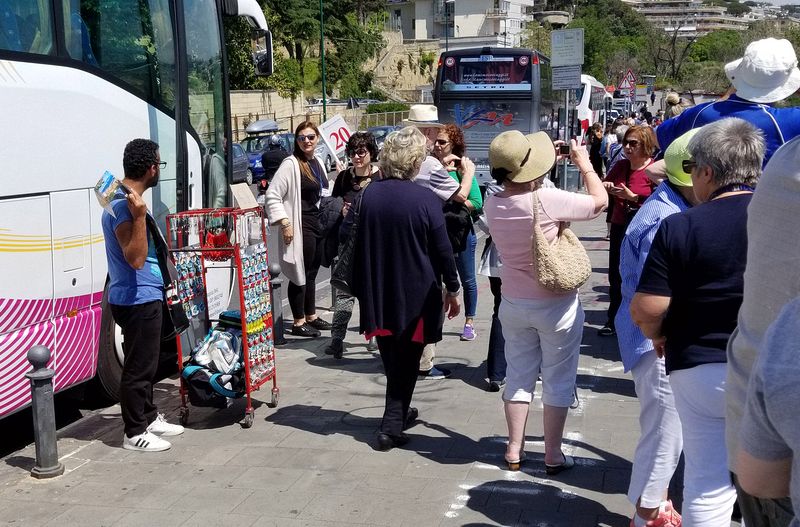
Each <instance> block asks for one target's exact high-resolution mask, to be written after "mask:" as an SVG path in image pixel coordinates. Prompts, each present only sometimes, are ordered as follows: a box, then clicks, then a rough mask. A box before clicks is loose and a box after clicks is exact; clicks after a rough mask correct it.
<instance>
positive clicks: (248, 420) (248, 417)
mask: <svg viewBox="0 0 800 527" xmlns="http://www.w3.org/2000/svg"><path fill="white" fill-rule="evenodd" d="M255 418H256V415H255V412H247V413H246V414H244V423H242V426H243V427H244V428H250V427H251V426H253V421H255Z"/></svg>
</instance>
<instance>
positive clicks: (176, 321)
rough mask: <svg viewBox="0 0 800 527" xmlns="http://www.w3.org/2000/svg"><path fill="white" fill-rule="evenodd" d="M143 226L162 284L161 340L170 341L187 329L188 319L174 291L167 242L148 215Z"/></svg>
mask: <svg viewBox="0 0 800 527" xmlns="http://www.w3.org/2000/svg"><path fill="white" fill-rule="evenodd" d="M145 224H146V225H147V231H148V232H149V233H150V238H151V239H152V240H153V244H154V246H155V250H156V257H157V259H158V267H159V269H160V270H161V279H162V280H163V282H164V302H163V303H162V304H161V305H162V309H163V322H162V325H161V326H162V327H161V340H171V339H174V338H175V337H177V336H178V335H180V334H181V333H183V332H184V331H186V330H187V329H188V328H189V318H188V317H187V316H186V312H185V311H184V310H183V304H182V303H181V301H180V299H179V298H178V296H177V292H176V290H175V284H176V283H177V281H178V271H177V269H175V265H174V264H173V263H172V261H171V260H170V258H169V250H168V249H167V242H166V241H165V240H164V237H163V236H161V231H160V230H159V229H158V225H157V224H156V220H155V219H154V218H153V217H152V216H151V215H150V213H148V214H147V216H145Z"/></svg>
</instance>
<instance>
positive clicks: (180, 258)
mask: <svg viewBox="0 0 800 527" xmlns="http://www.w3.org/2000/svg"><path fill="white" fill-rule="evenodd" d="M167 244H168V247H169V251H170V256H171V257H172V260H173V263H174V264H175V266H176V268H177V270H178V284H177V291H178V296H179V298H180V301H181V302H182V303H183V306H184V310H185V312H186V314H187V316H188V317H189V318H190V319H191V318H198V319H199V320H200V321H201V322H202V323H203V328H204V330H205V331H208V330H209V329H210V327H211V323H212V322H216V321H217V320H213V319H211V318H210V317H209V312H208V307H207V306H208V305H209V304H208V288H207V284H208V282H207V278H208V272H209V271H213V270H214V269H220V268H222V269H224V268H229V269H230V268H232V269H233V270H234V274H235V277H234V279H235V281H236V282H235V286H234V287H235V288H236V289H235V291H236V292H238V297H239V298H238V300H239V313H240V314H241V330H242V338H241V347H242V350H241V353H242V362H243V369H244V377H245V379H244V381H245V393H244V397H246V401H247V407H246V409H245V416H244V421H243V426H244V427H245V428H250V427H251V426H252V425H253V422H254V419H255V411H254V409H253V404H252V397H251V394H252V392H254V391H256V390H258V389H260V388H261V387H262V386H264V385H265V384H267V383H268V382H270V381H271V382H272V388H271V398H270V401H269V402H267V403H266V404H267V406H268V407H270V408H275V407H276V406H278V400H279V397H280V389H279V388H278V380H277V370H276V366H275V346H274V343H273V318H272V298H271V289H270V284H269V279H270V276H269V271H268V267H269V266H268V258H267V235H266V228H265V225H264V212H263V209H262V208H260V207H255V208H250V209H232V208H224V209H199V210H192V211H187V212H181V213H177V214H170V215H168V216H167ZM209 262H229V263H230V265H228V266H217V265H215V266H213V267H211V266H209V265H208V263H209ZM177 348H178V369H179V372H180V371H183V367H184V366H185V364H184V354H183V349H182V343H181V338H180V337H178V338H177ZM180 393H181V409H180V420H181V423H182V424H184V425H185V424H186V423H187V422H188V419H189V406H188V397H187V394H188V392H187V388H186V382H185V380H184V379H183V377H181V386H180Z"/></svg>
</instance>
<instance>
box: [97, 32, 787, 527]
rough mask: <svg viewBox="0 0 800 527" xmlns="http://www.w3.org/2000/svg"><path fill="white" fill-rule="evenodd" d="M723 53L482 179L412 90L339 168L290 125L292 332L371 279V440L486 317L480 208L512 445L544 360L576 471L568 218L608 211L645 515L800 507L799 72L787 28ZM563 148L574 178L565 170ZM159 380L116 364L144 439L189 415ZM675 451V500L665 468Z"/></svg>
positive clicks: (152, 174)
mask: <svg viewBox="0 0 800 527" xmlns="http://www.w3.org/2000/svg"><path fill="white" fill-rule="evenodd" d="M725 73H726V75H727V77H728V79H729V80H730V82H731V85H732V89H731V90H729V92H728V93H727V94H726V97H723V98H721V99H720V100H717V101H715V102H711V103H705V104H701V105H698V106H694V107H684V106H683V105H682V104H681V102H680V99H679V98H677V101H676V97H673V96H672V95H673V94H670V95H669V96H668V97H667V98H666V101H665V102H666V103H668V104H669V105H670V108H668V109H667V111H666V112H663V113H659V112H656V116H653V115H652V114H651V113H650V112H647V113H648V114H650V118H647V117H648V116H647V115H641V116H640V117H641V118H640V119H632V118H629V119H621V120H619V121H618V122H615V123H612V124H611V125H610V126H609V127H608V128H606V129H604V128H603V126H601V125H599V124H598V125H596V126H593V127H592V128H591V130H590V131H589V133H588V136H589V137H588V141H587V146H586V147H585V146H582V145H580V144H579V143H578V142H576V141H575V140H571V141H570V142H569V147H570V148H569V154H562V153H561V152H562V149H561V148H560V146H562V145H563V144H564V142H563V141H553V140H552V139H551V137H550V136H549V135H547V133H545V132H537V133H532V134H529V135H524V134H522V133H521V132H519V131H507V132H503V133H500V134H499V135H497V136H496V137H495V138H494V140H493V141H492V142H491V145H490V147H489V153H488V154H489V155H488V157H489V164H490V171H491V176H492V179H493V183H492V184H490V185H488V186H487V187H486V188H484V189H481V188H479V186H478V183H477V181H476V178H475V164H474V163H473V162H472V161H471V160H470V158H469V157H468V155H467V154H468V147H469V145H467V144H466V142H465V139H464V134H463V132H462V130H460V129H459V128H458V127H457V126H455V125H453V124H446V125H445V124H441V123H440V122H439V118H438V112H437V108H436V107H435V106H432V105H415V106H413V107H412V108H411V111H410V115H409V117H408V119H407V120H406V121H405V122H404V125H405V126H404V127H403V128H402V129H400V130H398V131H395V132H392V133H391V134H389V135H388V136H387V137H386V138H385V141H384V143H383V147H382V150H381V151H380V152H379V151H378V147H377V143H376V140H375V138H374V137H373V136H372V135H371V134H370V133H368V132H359V133H356V134H354V135H353V136H352V137H351V138H350V140H349V142H348V144H347V147H346V149H347V154H348V156H349V158H350V159H351V160H352V166H350V167H348V168H346V169H344V170H341V171H339V172H338V173H337V174H334V175H333V177H331V176H329V175H328V174H327V173H326V171H325V170H324V168H323V165H322V164H321V163H320V162H319V160H318V159H317V158H316V157H315V156H314V151H315V148H316V146H317V143H318V141H319V140H320V132H319V130H318V128H317V126H316V125H315V124H314V123H312V122H303V123H301V124H300V125H299V126H298V127H297V129H296V130H295V144H294V152H293V155H291V156H289V157H287V158H286V159H285V160H284V161H283V162H282V163H281V165H280V167H279V168H278V170H277V171H276V173H275V176H274V178H273V180H272V181H271V183H270V185H269V188H268V190H267V192H266V199H265V208H266V211H267V215H268V220H269V223H270V224H271V225H273V226H274V227H275V228H276V229H277V231H278V232H279V233H280V236H281V240H282V242H283V243H282V244H281V250H280V263H281V267H282V271H283V273H284V275H285V276H286V277H287V278H288V280H289V287H288V296H289V304H290V306H291V311H292V318H293V320H292V326H291V333H292V334H293V335H296V336H300V337H307V338H317V337H320V336H321V332H322V331H331V340H330V342H329V343H328V345H327V348H326V350H325V353H327V354H329V355H332V356H333V357H334V358H336V359H341V358H342V357H343V356H344V354H345V353H346V351H347V350H346V347H345V340H346V338H345V337H346V331H347V327H348V323H349V321H350V318H351V316H352V312H353V308H354V305H355V302H356V301H358V304H359V310H358V312H359V332H360V333H361V334H363V336H364V337H365V339H368V340H369V341H370V342H372V343H374V346H375V347H376V348H377V351H378V352H379V354H380V358H381V360H382V363H383V369H384V373H385V376H386V399H385V408H384V413H383V418H382V421H381V425H380V430H379V432H378V435H377V438H376V444H377V448H378V449H380V450H389V449H392V448H395V447H399V446H402V445H405V444H406V443H408V442H409V441H410V436H408V435H407V434H406V433H405V430H406V429H407V428H409V427H410V426H412V425H413V424H414V422H415V420H416V419H417V418H418V417H419V411H418V409H417V408H415V407H413V406H412V405H411V403H412V399H413V394H414V389H415V386H416V383H417V381H418V380H425V379H441V378H446V377H447V376H449V373H450V372H448V371H447V370H445V369H444V368H440V367H438V366H436V365H435V364H434V362H435V352H436V348H435V345H436V343H437V342H439V341H441V340H442V325H443V322H444V317H445V316H446V317H448V318H450V319H453V318H455V317H459V316H463V329H462V331H461V334H460V339H461V340H463V341H473V340H474V339H475V338H476V336H477V332H476V329H475V323H474V320H475V317H476V315H477V305H478V287H477V276H476V275H477V274H478V273H476V264H477V263H478V262H477V261H476V259H477V250H478V238H479V235H478V232H476V230H478V231H483V232H484V233H486V234H487V235H488V237H487V238H486V240H485V246H484V250H483V251H482V255H481V257H480V259H479V262H480V274H481V275H484V276H487V277H488V278H489V283H490V285H491V288H490V289H491V292H492V296H493V311H492V320H491V329H490V336H489V347H488V350H487V371H486V377H487V384H486V389H487V390H488V391H490V392H500V391H502V400H503V403H504V412H505V418H506V423H507V427H508V441H507V444H506V449H505V466H506V468H507V469H508V470H510V471H516V470H520V469H521V466H522V465H523V464H525V463H526V452H525V430H526V425H527V420H528V416H529V414H530V411H529V410H530V404H531V401H532V399H533V394H534V388H535V386H536V384H537V382H538V381H539V380H541V383H542V391H541V393H542V403H543V412H542V420H543V430H544V450H545V452H544V467H543V468H544V470H545V472H546V473H547V474H548V475H550V476H556V475H558V474H559V473H561V472H563V471H565V470H570V469H574V467H575V460H574V459H573V458H572V457H571V456H569V455H565V454H564V452H563V451H562V437H563V433H564V426H565V422H566V419H567V415H568V411H569V407H570V406H571V405H572V404H573V402H574V400H575V381H576V375H577V368H578V360H579V356H580V348H581V339H582V335H583V331H584V313H583V309H582V307H581V302H580V298H579V288H580V286H581V285H582V284H583V283H585V282H586V280H587V278H588V277H589V275H590V273H591V271H592V269H591V265H590V263H589V259H588V256H587V253H586V251H585V249H584V248H583V246H582V244H581V243H580V241H579V240H578V238H577V237H576V236H575V234H574V233H573V232H572V231H571V230H570V228H569V226H570V223H571V222H579V221H588V220H592V219H594V218H596V217H598V216H599V215H600V214H602V213H603V212H605V211H607V210H608V213H607V223H608V224H609V231H608V238H609V265H608V281H609V298H610V304H609V308H608V313H607V319H606V322H605V323H604V325H603V326H602V327H601V328H600V329H599V330H598V332H599V335H601V336H604V337H608V338H616V340H617V343H618V347H619V352H620V358H621V361H622V364H623V366H624V369H625V371H626V372H630V373H631V375H632V377H633V381H634V385H635V390H636V395H637V397H638V400H639V403H640V416H639V423H640V438H639V441H638V445H637V447H636V451H635V455H634V460H633V467H632V471H631V477H630V486H629V490H628V498H629V500H630V502H631V504H632V508H633V512H632V519H631V525H632V526H634V527H641V526H645V525H648V526H664V527H675V526H680V525H685V526H688V527H694V526H703V527H706V526H711V527H716V526H720V527H721V526H723V525H724V526H727V525H729V522H730V518H731V514H732V511H733V508H734V503H735V502H736V501H737V500H738V503H739V508H740V510H741V513H742V515H743V519H744V523H745V525H747V526H748V527H751V526H766V525H781V526H788V525H797V526H800V522H798V521H797V520H795V519H794V513H793V508H792V500H790V498H789V496H790V495H791V496H792V497H793V498H794V503H795V505H798V506H800V483H799V481H800V467H798V466H797V464H798V463H800V461H795V458H794V452H795V451H796V450H797V449H800V427H798V426H797V425H796V424H795V423H794V419H793V417H794V416H793V413H792V409H793V408H796V407H797V406H798V405H800V382H797V381H798V380H800V361H798V360H797V355H794V354H795V353H797V352H798V351H800V344H798V343H800V298H798V295H800V267H798V265H797V262H798V261H800V243H797V240H796V238H797V234H796V233H797V231H798V229H797V227H796V224H795V219H796V218H798V217H800V169H799V168H798V167H800V163H799V162H800V138H798V137H797V136H800V108H778V107H776V106H775V105H774V103H776V102H779V101H782V100H784V99H786V98H788V97H789V96H791V95H793V94H794V93H795V92H797V90H798V88H800V70H798V68H797V58H796V55H795V51H794V49H793V48H792V46H791V44H790V43H789V42H788V41H786V40H776V39H765V40H760V41H755V42H753V43H751V44H750V45H749V46H748V47H747V49H746V51H745V54H744V56H743V57H742V58H741V59H739V60H737V61H734V62H732V63H730V64H728V65H726V66H725ZM651 102H652V101H651ZM662 120H663V122H662ZM612 138H613V139H612ZM146 146H147V145H146ZM148 148H149V150H148V152H150V151H152V152H151V154H152V155H150V154H148V155H149V157H148V158H147V160H146V162H144V163H140V164H141V165H142V166H141V167H138V165H136V163H134V161H135V160H134V161H131V162H130V163H129V164H130V166H131V167H132V168H131V170H130V172H129V171H128V164H126V178H129V179H130V181H129V183H130V186H131V188H133V189H134V190H136V191H137V193H134V194H132V195H129V196H127V198H126V200H120V201H119V203H118V205H119V206H118V207H116V208H119V210H120V212H121V213H120V214H118V215H117V219H116V221H115V223H114V224H112V223H111V221H112V220H111V219H110V218H105V217H104V229H105V230H106V237H107V239H112V240H113V239H115V237H116V238H117V239H119V246H120V247H119V248H118V249H117V250H116V252H114V251H111V252H110V253H109V258H110V259H111V258H112V257H113V260H114V261H115V262H117V264H118V265H117V266H118V267H124V266H125V265H128V264H129V265H131V266H133V265H134V263H135V262H134V263H131V261H130V260H128V257H127V256H124V258H123V257H122V256H120V254H122V255H125V254H128V253H131V254H132V252H131V251H134V249H136V254H137V255H139V256H141V254H139V253H142V254H144V248H146V247H147V245H146V243H145V244H144V245H142V244H141V243H140V242H141V240H140V239H143V236H144V235H143V234H142V233H144V232H145V231H144V227H142V225H144V220H145V218H146V214H145V212H144V209H143V208H142V203H141V199H140V198H139V197H138V196H139V194H140V193H141V192H143V191H144V190H145V189H146V188H148V186H152V185H154V184H155V182H156V181H157V178H158V166H159V163H160V158H158V157H157V154H158V152H157V145H155V146H152V145H149V146H148ZM126 155H127V154H126ZM565 157H569V159H570V161H571V162H572V164H573V165H574V166H576V167H577V169H578V170H579V172H580V175H581V180H582V187H583V191H581V192H570V191H566V190H561V189H558V188H555V187H554V185H553V184H552V183H550V181H549V177H548V176H549V175H550V174H551V173H552V171H553V168H554V167H555V165H556V163H557V162H558V161H559V160H561V159H563V158H565ZM151 158H152V159H151ZM134 165H136V166H134ZM137 167H138V168H137ZM137 181H138V182H141V184H138V185H137V183H136V182H137ZM128 209H130V210H131V211H132V212H131V213H129V214H124V213H125V212H126V211H127V210H128ZM140 223H141V225H140ZM131 225H133V227H131ZM120 236H121V238H120ZM112 253H113V254H112ZM118 253H119V254H118ZM142 258H143V257H142ZM123 260H125V261H127V262H128V264H125V263H124V262H123ZM137 265H138V264H137ZM323 265H324V266H330V267H331V268H332V282H333V283H336V285H337V293H336V297H335V309H334V314H333V319H332V321H331V322H328V321H325V320H323V319H321V318H320V317H319V316H317V313H316V309H315V305H316V302H315V292H316V287H315V281H316V277H317V273H318V270H319V268H320V266H323ZM110 267H111V266H110ZM136 268H137V269H138V268H140V267H136ZM113 278H114V276H113V275H112V279H113ZM120 298H122V297H121V296H120ZM461 298H463V303H462V302H461V301H460V299H461ZM120 302H121V305H120V306H118V307H114V306H112V309H114V310H115V316H116V317H118V320H119V321H120V323H121V325H122V329H123V332H125V333H126V339H127V336H128V334H130V338H132V339H133V338H134V337H133V334H134V332H135V330H136V327H135V324H134V322H135V319H136V317H140V316H141V314H139V313H138V311H136V310H134V309H133V308H132V307H131V306H127V305H125V303H124V302H123V301H120ZM134 303H135V302H134ZM462 305H463V309H462ZM153 309H155V308H153ZM462 310H463V315H462ZM134 311H136V312H134ZM123 315H125V316H123ZM126 317H128V318H129V319H130V320H131V326H130V327H128V325H127V323H126ZM459 324H460V322H459ZM127 367H128V361H127V360H126V368H127ZM148 367H149V366H148ZM795 373H798V374H799V375H794V374H795ZM148 375H149V374H148ZM148 378H149V377H148ZM145 381H146V380H145V379H138V380H136V383H138V384H135V389H133V388H131V389H132V390H133V391H130V390H129V389H128V388H126V385H125V383H123V416H125V422H126V439H125V441H126V444H130V445H129V446H130V447H131V448H132V449H137V448H138V449H140V450H147V448H148V445H147V444H145V443H148V442H151V443H152V444H156V442H157V438H153V437H152V435H153V434H155V435H175V434H178V433H180V432H182V428H180V427H175V426H174V425H169V424H168V423H166V422H165V421H164V420H163V416H158V415H157V414H156V410H155V407H154V406H153V404H152V396H151V395H148V394H151V393H152V386H151V385H150V386H149V387H148V386H147V385H146V384H147V383H146V382H145ZM148 390H149V391H148ZM129 391H130V393H128V392H129ZM126 394H127V396H126ZM159 444H160V443H159ZM165 448H168V444H167V446H166V447H165ZM681 454H683V456H684V458H685V469H684V490H683V506H682V510H681V511H680V513H679V512H678V511H677V510H676V509H675V508H674V507H673V506H672V501H671V500H670V496H669V495H668V487H669V482H670V480H671V478H672V477H673V474H674V472H675V470H676V468H677V467H678V462H679V458H680V456H681ZM576 470H577V469H576ZM792 482H793V483H794V484H793V485H790V483H792Z"/></svg>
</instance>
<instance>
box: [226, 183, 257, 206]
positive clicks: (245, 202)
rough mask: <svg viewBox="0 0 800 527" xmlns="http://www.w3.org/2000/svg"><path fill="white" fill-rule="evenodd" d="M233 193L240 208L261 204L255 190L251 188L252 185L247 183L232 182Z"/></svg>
mask: <svg viewBox="0 0 800 527" xmlns="http://www.w3.org/2000/svg"><path fill="white" fill-rule="evenodd" d="M231 194H233V200H234V202H235V203H236V205H238V206H239V208H240V209H252V208H253V207H258V206H259V205H258V202H257V201H256V197H255V196H254V195H253V191H252V190H250V186H249V185H248V184H247V183H234V184H231Z"/></svg>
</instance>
